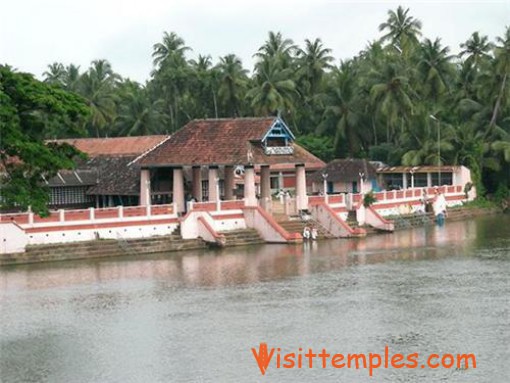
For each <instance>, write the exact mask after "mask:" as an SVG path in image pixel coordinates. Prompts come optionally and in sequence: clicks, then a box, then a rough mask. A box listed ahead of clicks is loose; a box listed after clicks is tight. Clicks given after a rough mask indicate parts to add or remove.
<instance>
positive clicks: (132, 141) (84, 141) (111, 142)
mask: <svg viewBox="0 0 510 383" xmlns="http://www.w3.org/2000/svg"><path fill="white" fill-rule="evenodd" d="M168 137H169V136H166V135H156V136H134V137H112V138H69V139H64V140H57V142H67V143H68V144H70V145H73V146H74V147H75V148H77V149H78V150H80V151H82V152H84V153H87V154H88V155H89V157H96V156H133V155H134V156H137V155H140V154H142V153H145V152H146V151H148V150H150V149H152V148H154V147H155V146H156V145H158V144H160V143H161V142H163V141H164V140H165V139H167V138H168Z"/></svg>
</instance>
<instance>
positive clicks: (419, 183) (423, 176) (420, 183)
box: [408, 173, 427, 188]
mask: <svg viewBox="0 0 510 383" xmlns="http://www.w3.org/2000/svg"><path fill="white" fill-rule="evenodd" d="M408 186H411V183H409V184H408ZM414 187H415V188H424V187H427V173H414Z"/></svg>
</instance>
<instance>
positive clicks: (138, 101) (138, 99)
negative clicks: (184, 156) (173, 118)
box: [115, 81, 166, 136]
mask: <svg viewBox="0 0 510 383" xmlns="http://www.w3.org/2000/svg"><path fill="white" fill-rule="evenodd" d="M123 87H124V93H125V94H124V95H123V97H122V102H121V104H120V107H119V113H118V116H117V118H116V120H115V125H116V127H117V129H118V132H119V135H121V136H134V135H148V134H157V133H162V132H164V131H165V127H166V115H165V114H164V113H163V105H164V101H163V100H162V99H157V100H151V98H150V95H149V94H148V92H147V89H145V88H142V87H141V86H140V85H139V84H137V83H133V82H130V81H128V82H126V83H125V84H123Z"/></svg>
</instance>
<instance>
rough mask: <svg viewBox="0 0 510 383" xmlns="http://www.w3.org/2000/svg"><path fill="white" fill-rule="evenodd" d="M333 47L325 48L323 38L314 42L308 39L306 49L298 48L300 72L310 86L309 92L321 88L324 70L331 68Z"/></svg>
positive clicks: (312, 92)
mask: <svg viewBox="0 0 510 383" xmlns="http://www.w3.org/2000/svg"><path fill="white" fill-rule="evenodd" d="M330 53H331V49H329V48H324V46H323V44H322V41H321V39H319V38H317V39H315V40H314V41H313V42H312V41H310V40H308V39H306V40H305V49H298V51H297V56H298V57H299V70H298V74H299V75H300V76H302V77H303V78H304V80H305V81H306V82H307V84H308V87H309V92H310V93H311V94H315V93H317V92H318V90H319V85H320V83H321V81H322V77H323V74H324V71H325V70H327V69H329V68H331V62H332V61H333V57H332V56H330Z"/></svg>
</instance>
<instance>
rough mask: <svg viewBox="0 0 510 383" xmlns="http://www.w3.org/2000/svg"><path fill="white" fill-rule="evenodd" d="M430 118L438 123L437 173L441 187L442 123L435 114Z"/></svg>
mask: <svg viewBox="0 0 510 383" xmlns="http://www.w3.org/2000/svg"><path fill="white" fill-rule="evenodd" d="M430 118H431V119H433V120H434V121H436V122H437V172H438V184H439V185H438V186H439V187H441V122H440V121H439V119H437V118H436V116H434V115H433V114H431V115H430Z"/></svg>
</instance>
